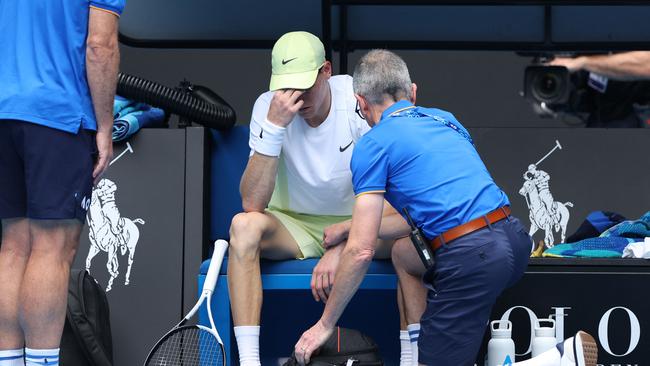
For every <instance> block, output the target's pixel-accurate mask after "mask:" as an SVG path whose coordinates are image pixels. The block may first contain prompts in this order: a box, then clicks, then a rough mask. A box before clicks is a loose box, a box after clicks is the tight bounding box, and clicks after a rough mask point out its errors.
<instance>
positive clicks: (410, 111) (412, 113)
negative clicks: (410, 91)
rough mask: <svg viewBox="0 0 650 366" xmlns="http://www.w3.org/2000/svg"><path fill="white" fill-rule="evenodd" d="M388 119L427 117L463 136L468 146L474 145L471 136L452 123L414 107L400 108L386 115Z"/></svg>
mask: <svg viewBox="0 0 650 366" xmlns="http://www.w3.org/2000/svg"><path fill="white" fill-rule="evenodd" d="M388 117H410V118H420V117H429V118H433V120H435V121H438V122H440V123H442V124H443V125H445V126H447V127H449V128H451V129H452V130H454V131H456V132H457V133H458V134H459V135H461V136H463V137H464V138H465V140H467V141H469V143H470V144H472V145H474V140H473V139H472V136H470V135H469V134H468V133H467V132H465V131H464V130H463V129H461V128H460V127H458V126H456V125H455V124H454V123H452V122H449V121H447V120H446V119H444V118H442V117H440V116H437V115H435V114H428V113H424V112H422V111H421V110H420V108H419V107H416V106H414V105H412V106H408V107H406V108H401V109H398V110H396V111H395V112H393V113H391V114H389V115H388Z"/></svg>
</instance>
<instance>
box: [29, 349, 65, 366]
mask: <svg viewBox="0 0 650 366" xmlns="http://www.w3.org/2000/svg"><path fill="white" fill-rule="evenodd" d="M59 350H60V348H52V349H33V348H27V347H25V366H45V365H47V366H59Z"/></svg>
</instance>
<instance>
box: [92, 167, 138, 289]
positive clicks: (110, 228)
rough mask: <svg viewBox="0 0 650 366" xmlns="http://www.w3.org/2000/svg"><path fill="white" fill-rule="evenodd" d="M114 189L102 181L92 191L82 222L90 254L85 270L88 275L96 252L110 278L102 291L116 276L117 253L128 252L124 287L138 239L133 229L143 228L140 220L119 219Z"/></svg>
mask: <svg viewBox="0 0 650 366" xmlns="http://www.w3.org/2000/svg"><path fill="white" fill-rule="evenodd" d="M116 191H117V185H116V184H115V183H114V182H113V181H111V180H109V179H102V180H101V181H100V182H99V183H98V184H97V187H96V188H95V189H93V193H92V198H91V201H90V207H89V209H88V214H87V215H86V218H87V220H88V238H89V239H90V250H89V251H88V256H87V257H86V270H87V271H88V272H90V265H91V262H92V259H93V258H94V257H95V256H96V255H97V254H98V253H99V252H100V251H103V252H106V253H107V260H106V268H107V269H108V273H109V275H110V276H111V278H110V280H109V281H108V285H107V286H106V291H107V292H108V291H110V290H111V289H112V288H113V280H115V278H117V276H118V274H119V271H118V269H119V260H118V259H119V258H118V255H117V253H118V250H119V252H120V254H121V255H125V254H126V252H127V251H128V253H129V257H128V267H127V270H126V277H125V280H124V285H128V284H129V281H130V277H131V267H132V266H133V257H134V255H135V248H136V245H137V244H138V239H139V238H140V230H139V229H138V227H137V226H136V225H135V224H136V223H137V224H140V225H144V223H145V222H144V220H142V219H140V218H138V219H135V220H131V219H129V218H127V217H121V216H120V212H119V210H118V208H117V206H116V204H115V192H116Z"/></svg>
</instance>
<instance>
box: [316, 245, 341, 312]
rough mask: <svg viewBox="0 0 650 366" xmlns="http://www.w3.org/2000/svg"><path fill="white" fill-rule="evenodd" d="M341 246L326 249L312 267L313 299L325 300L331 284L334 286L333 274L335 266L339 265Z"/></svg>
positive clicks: (328, 294)
mask: <svg viewBox="0 0 650 366" xmlns="http://www.w3.org/2000/svg"><path fill="white" fill-rule="evenodd" d="M343 248H344V247H343V245H339V246H336V247H334V248H332V249H328V250H327V251H325V254H323V257H322V258H321V259H320V260H319V261H318V264H317V265H316V267H314V271H313V272H312V274H311V293H312V295H313V296H314V300H316V301H322V302H324V303H326V302H327V299H328V298H329V296H330V291H332V286H334V276H335V275H336V268H337V267H338V266H339V260H340V259H341V252H342V251H343Z"/></svg>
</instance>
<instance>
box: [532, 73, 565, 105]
mask: <svg viewBox="0 0 650 366" xmlns="http://www.w3.org/2000/svg"><path fill="white" fill-rule="evenodd" d="M559 84H560V80H559V79H558V77H557V75H555V74H542V75H540V76H539V78H538V79H537V80H536V82H535V91H536V92H537V94H538V95H539V97H540V98H543V99H553V98H554V97H556V96H557V94H558V90H559V88H558V86H559Z"/></svg>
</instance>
